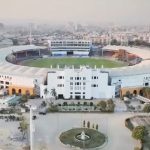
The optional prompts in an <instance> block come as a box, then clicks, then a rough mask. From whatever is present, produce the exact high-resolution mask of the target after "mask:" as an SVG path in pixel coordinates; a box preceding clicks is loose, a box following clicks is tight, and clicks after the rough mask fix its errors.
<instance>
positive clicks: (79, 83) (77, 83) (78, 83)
mask: <svg viewBox="0 0 150 150" xmlns="http://www.w3.org/2000/svg"><path fill="white" fill-rule="evenodd" d="M81 84H82V83H81V82H75V85H81ZM70 85H73V82H70ZM83 85H86V83H85V82H83Z"/></svg>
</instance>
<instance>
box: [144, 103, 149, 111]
mask: <svg viewBox="0 0 150 150" xmlns="http://www.w3.org/2000/svg"><path fill="white" fill-rule="evenodd" d="M143 112H146V113H149V112H150V104H146V105H145V106H144V108H143Z"/></svg>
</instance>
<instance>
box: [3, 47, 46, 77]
mask: <svg viewBox="0 0 150 150" xmlns="http://www.w3.org/2000/svg"><path fill="white" fill-rule="evenodd" d="M43 48H44V47H39V46H34V45H24V46H12V47H7V48H1V49H0V73H1V74H7V75H16V76H18V75H21V76H26V77H27V76H28V77H31V78H32V77H33V78H38V77H42V78H43V77H45V76H46V74H47V72H48V71H49V69H48V68H36V67H28V66H20V65H15V64H12V63H9V62H8V61H6V59H5V58H6V56H8V55H9V54H11V53H12V52H18V51H23V50H29V49H30V50H31V49H33V50H35V49H43Z"/></svg>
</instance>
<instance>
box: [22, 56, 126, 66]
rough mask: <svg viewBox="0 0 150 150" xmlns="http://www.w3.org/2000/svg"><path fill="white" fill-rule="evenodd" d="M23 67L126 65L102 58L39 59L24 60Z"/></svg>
mask: <svg viewBox="0 0 150 150" xmlns="http://www.w3.org/2000/svg"><path fill="white" fill-rule="evenodd" d="M21 64H22V65H25V66H31V67H40V68H44V67H45V68H49V67H50V66H51V65H52V66H53V67H54V68H55V67H57V65H59V66H60V67H64V66H65V65H66V66H72V65H74V66H75V67H79V66H80V65H88V66H90V67H94V66H95V65H96V66H97V67H98V68H100V67H101V66H102V65H103V67H105V68H115V67H122V66H126V65H127V64H125V63H123V62H118V61H112V60H108V59H102V58H40V59H32V60H26V61H24V62H22V63H21Z"/></svg>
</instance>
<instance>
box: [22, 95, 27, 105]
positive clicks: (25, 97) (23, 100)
mask: <svg viewBox="0 0 150 150" xmlns="http://www.w3.org/2000/svg"><path fill="white" fill-rule="evenodd" d="M27 101H28V96H27V95H22V97H21V102H22V103H26V102H27Z"/></svg>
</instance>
